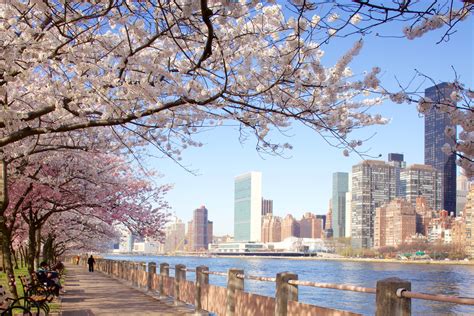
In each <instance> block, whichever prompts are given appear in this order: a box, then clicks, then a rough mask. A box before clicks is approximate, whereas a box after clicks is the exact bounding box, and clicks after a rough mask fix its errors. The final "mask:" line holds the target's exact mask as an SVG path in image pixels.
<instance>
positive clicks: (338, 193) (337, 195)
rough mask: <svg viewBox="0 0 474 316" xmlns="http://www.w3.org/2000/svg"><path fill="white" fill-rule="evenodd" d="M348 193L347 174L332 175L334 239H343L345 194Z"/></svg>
mask: <svg viewBox="0 0 474 316" xmlns="http://www.w3.org/2000/svg"><path fill="white" fill-rule="evenodd" d="M348 191H349V174H348V173H347V172H334V173H333V174H332V230H333V236H334V237H336V238H337V237H345V236H346V233H345V230H346V193H347V192H348Z"/></svg>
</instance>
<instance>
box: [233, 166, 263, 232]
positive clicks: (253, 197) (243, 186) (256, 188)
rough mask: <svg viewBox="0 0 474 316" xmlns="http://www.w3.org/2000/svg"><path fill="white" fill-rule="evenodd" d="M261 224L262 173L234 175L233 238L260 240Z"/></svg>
mask: <svg viewBox="0 0 474 316" xmlns="http://www.w3.org/2000/svg"><path fill="white" fill-rule="evenodd" d="M261 226H262V173H261V172H254V171H253V172H249V173H246V174H243V175H240V176H238V177H235V183H234V240H235V241H260V238H261Z"/></svg>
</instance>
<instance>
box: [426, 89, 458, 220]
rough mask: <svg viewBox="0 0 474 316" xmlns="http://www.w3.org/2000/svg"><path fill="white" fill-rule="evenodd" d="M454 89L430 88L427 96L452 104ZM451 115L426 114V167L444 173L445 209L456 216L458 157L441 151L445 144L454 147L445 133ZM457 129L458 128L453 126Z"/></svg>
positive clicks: (434, 100)
mask: <svg viewBox="0 0 474 316" xmlns="http://www.w3.org/2000/svg"><path fill="white" fill-rule="evenodd" d="M452 91H453V89H452V87H451V86H450V85H449V84H448V83H445V82H444V83H441V84H439V85H436V86H433V87H430V88H428V89H426V90H425V96H426V97H427V98H430V99H431V100H432V101H433V102H436V103H442V104H449V103H451V102H452V101H451V99H450V96H451V92H452ZM451 125H452V124H451V122H450V119H449V115H448V114H447V113H444V112H441V111H438V110H437V109H436V107H433V108H432V109H431V110H430V111H429V112H428V113H426V114H425V165H431V166H433V167H435V168H436V169H437V170H438V171H440V172H442V173H443V208H444V209H445V210H446V211H448V212H449V213H450V214H451V213H452V214H454V215H455V214H456V157H455V155H454V154H450V155H446V154H445V153H444V152H442V151H441V148H442V147H443V145H444V144H446V143H447V144H449V145H451V146H453V145H454V144H455V141H454V139H453V138H452V137H449V136H447V135H446V134H445V133H444V131H445V128H446V127H447V126H451ZM453 128H454V129H455V128H456V127H455V126H453Z"/></svg>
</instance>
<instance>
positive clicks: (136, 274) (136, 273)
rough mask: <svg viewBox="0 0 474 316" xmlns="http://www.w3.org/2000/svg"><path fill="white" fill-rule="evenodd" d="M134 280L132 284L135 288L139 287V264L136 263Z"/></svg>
mask: <svg viewBox="0 0 474 316" xmlns="http://www.w3.org/2000/svg"><path fill="white" fill-rule="evenodd" d="M132 267H133V280H132V284H133V286H138V263H137V262H134V263H133V265H132Z"/></svg>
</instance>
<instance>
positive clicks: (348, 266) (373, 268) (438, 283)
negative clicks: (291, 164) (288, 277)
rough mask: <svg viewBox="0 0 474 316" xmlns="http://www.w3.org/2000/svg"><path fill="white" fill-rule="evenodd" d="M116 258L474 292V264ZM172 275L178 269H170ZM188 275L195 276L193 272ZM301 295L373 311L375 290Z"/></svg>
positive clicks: (437, 310) (421, 311)
mask: <svg viewBox="0 0 474 316" xmlns="http://www.w3.org/2000/svg"><path fill="white" fill-rule="evenodd" d="M108 258H115V259H117V260H133V261H144V262H150V261H154V262H157V263H161V262H167V263H169V264H170V267H174V265H175V264H178V263H183V264H185V265H186V266H187V267H189V268H194V267H196V266H199V265H206V266H208V267H209V268H210V270H211V271H219V272H227V270H228V269H230V268H238V269H243V270H244V271H245V273H246V274H251V275H259V276H275V275H276V273H277V272H283V271H291V272H293V273H297V274H298V278H299V279H300V280H308V281H316V282H328V283H341V284H342V283H344V284H353V285H359V286H366V287H375V286H376V282H377V280H381V279H384V278H388V277H399V278H401V279H405V280H408V281H410V282H412V290H413V291H416V292H425V293H434V294H446V295H456V296H466V297H474V286H473V284H474V267H472V266H451V265H418V264H397V263H369V262H340V261H317V260H289V259H262V258H201V257H124V256H109V257H108ZM170 274H173V275H174V271H173V270H170ZM187 279H188V280H195V275H194V273H192V272H188V273H187ZM209 282H210V283H211V284H214V285H219V286H226V282H227V280H226V278H225V277H221V276H215V275H210V276H209ZM245 290H246V291H248V292H252V293H258V294H261V295H267V296H274V295H275V284H274V283H272V282H260V281H252V280H245ZM299 300H300V301H302V302H305V303H310V304H314V305H318V306H323V307H329V308H335V309H342V310H348V311H352V312H356V313H361V314H364V315H373V314H374V313H375V306H374V305H375V295H373V294H366V293H355V292H348V291H338V290H330V289H319V288H310V287H300V288H299ZM412 310H413V313H412V314H413V315H474V307H472V306H464V305H455V304H447V303H440V302H439V303H438V302H431V301H424V300H413V301H412Z"/></svg>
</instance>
